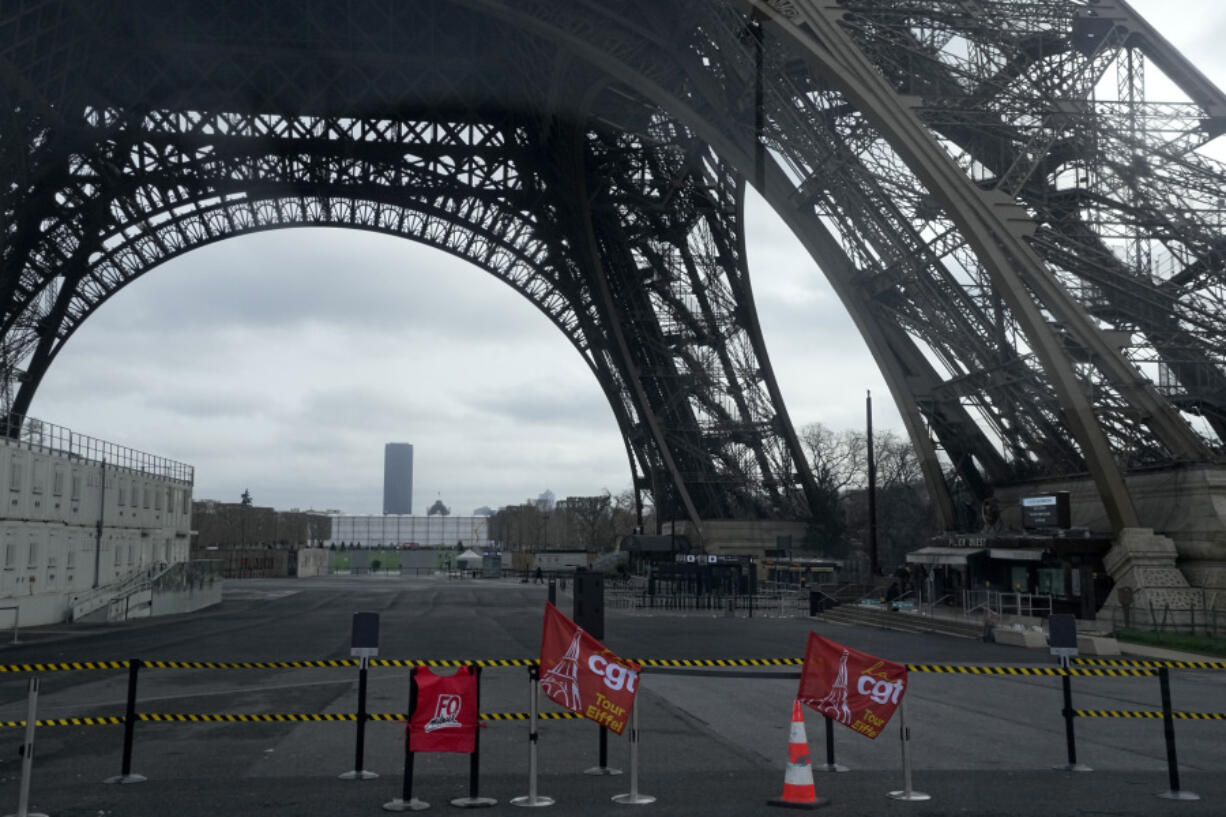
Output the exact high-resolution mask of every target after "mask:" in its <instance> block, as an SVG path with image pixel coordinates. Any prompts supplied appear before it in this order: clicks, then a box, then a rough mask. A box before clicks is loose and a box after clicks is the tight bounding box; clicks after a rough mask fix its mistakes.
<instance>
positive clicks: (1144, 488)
mask: <svg viewBox="0 0 1226 817" xmlns="http://www.w3.org/2000/svg"><path fill="white" fill-rule="evenodd" d="M1125 479H1126V482H1127V484H1128V490H1129V492H1130V493H1131V494H1132V499H1133V503H1134V504H1135V505H1136V509H1137V514H1138V515H1139V516H1140V518H1141V524H1142V525H1145V526H1146V527H1145V528H1144V529H1141V528H1137V529H1133V530H1131V531H1127V532H1125V535H1124V536H1121V537H1120V540H1119V542H1118V543H1117V544H1116V546H1115V547H1113V548H1112V549H1111V552H1110V554H1109V555H1108V557H1107V558H1108V567H1107V570H1108V572H1109V573H1110V574H1111V577H1112V578H1113V579H1114V580H1115V582H1116V586H1117V587H1121V586H1124V587H1133V588H1134V601H1133V606H1134V607H1137V608H1138V610H1142V611H1144V612H1145V615H1146V616H1147V618H1146V620H1148V610H1149V601H1150V600H1154V609H1155V610H1156V611H1159V612H1161V610H1162V609H1164V606H1165V604H1166V603H1167V602H1168V601H1169V602H1170V606H1171V608H1172V609H1174V608H1176V607H1180V608H1188V607H1190V606H1191V604H1192V603H1193V602H1194V603H1195V606H1196V607H1197V608H1198V609H1200V610H1204V609H1205V608H1206V607H1207V608H1208V609H1210V610H1212V609H1214V608H1217V609H1219V610H1221V611H1223V612H1224V613H1226V468H1224V467H1222V466H1217V465H1187V466H1180V467H1174V468H1165V469H1153V470H1149V471H1143V472H1137V473H1132V474H1128V475H1127V477H1126V478H1125ZM1054 491H1067V492H1068V493H1069V504H1070V510H1071V513H1072V522H1073V526H1074V527H1084V528H1088V529H1089V530H1091V531H1095V532H1098V533H1103V532H1107V531H1110V529H1111V525H1110V522H1109V521H1108V519H1107V513H1106V511H1105V510H1104V508H1103V504H1102V501H1101V500H1100V499H1099V497H1098V491H1097V488H1096V487H1095V485H1094V482H1093V480H1091V479H1090V478H1089V477H1080V478H1069V479H1060V480H1045V481H1042V482H1035V483H1030V484H1026V485H1010V486H1005V487H1002V488H1000V489H999V490H997V492H996V497H997V500H998V501H999V504H1000V508H1001V518H1002V520H1003V522H1004V524H1005V526H1006V527H1012V528H1020V527H1021V508H1020V505H1021V498H1022V497H1024V496H1033V495H1036V494H1043V493H1049V492H1054ZM1154 531H1156V532H1157V534H1158V536H1156V537H1155V536H1154V533H1153V532H1154ZM1158 539H1162V540H1165V544H1159V543H1157V541H1156V540H1158ZM1172 549H1173V555H1172V553H1171V551H1172ZM1176 563H1178V566H1176ZM1134 570H1139V572H1137V573H1135V575H1134V574H1133V571H1134ZM1171 570H1174V571H1176V572H1177V573H1179V574H1180V575H1181V576H1182V578H1183V579H1184V581H1183V582H1182V583H1180V582H1179V580H1178V579H1176V578H1175V576H1174V575H1173V574H1172V573H1170V571H1171ZM1121 582H1123V583H1121ZM1141 588H1145V589H1152V590H1153V591H1154V592H1153V593H1152V594H1150V595H1147V596H1136V595H1135V593H1136V591H1137V590H1139V589H1141ZM1168 591H1170V592H1173V593H1176V595H1175V596H1171V595H1168ZM1180 591H1182V592H1180ZM1202 591H1203V592H1202ZM1117 596H1118V594H1117V593H1112V594H1111V597H1110V598H1109V599H1108V602H1107V604H1108V605H1109V606H1115V607H1118V603H1117V602H1116V599H1117ZM1159 598H1161V599H1162V603H1161V604H1159V603H1158V601H1157V599H1159ZM1175 599H1178V604H1176V601H1175Z"/></svg>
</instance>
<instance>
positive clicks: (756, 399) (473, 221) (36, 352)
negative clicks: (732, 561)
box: [0, 0, 1226, 598]
mask: <svg viewBox="0 0 1226 817" xmlns="http://www.w3.org/2000/svg"><path fill="white" fill-rule="evenodd" d="M0 14H2V15H3V16H2V17H0V93H2V94H3V95H4V99H3V103H4V107H3V111H4V112H5V113H4V125H3V130H2V131H0V167H2V168H3V172H4V174H5V177H6V178H7V179H9V180H10V184H9V185H8V186H7V187H6V189H5V190H3V191H2V192H0V195H3V197H4V206H3V208H2V210H3V218H4V224H3V227H4V233H3V236H4V237H3V242H4V244H3V255H2V256H0V263H2V264H3V268H2V272H0V321H2V322H0V338H2V341H3V343H2V346H0V382H2V386H3V392H4V395H5V399H6V404H5V409H6V413H7V414H8V416H10V417H19V416H21V415H23V414H24V413H25V411H26V410H27V409H28V408H29V406H30V404H31V401H32V400H33V397H34V394H35V393H36V391H37V388H38V384H39V383H40V382H41V380H42V378H43V376H44V375H45V373H46V371H47V370H48V368H49V366H50V365H51V363H52V362H54V360H55V357H56V355H57V354H58V352H59V350H60V349H62V348H63V345H64V344H65V343H66V342H67V341H68V340H69V338H70V337H71V336H72V334H73V332H74V331H75V329H76V328H77V327H78V326H80V325H81V323H83V322H84V320H85V319H86V318H88V317H89V316H90V315H91V314H92V313H93V311H94V310H95V309H97V308H98V307H99V306H100V305H101V304H102V303H104V302H105V301H106V300H107V299H108V298H109V297H110V296H112V295H113V294H115V293H116V292H118V291H119V290H120V289H122V288H123V287H124V286H125V285H127V284H128V283H130V282H131V281H133V280H135V279H136V278H138V277H140V276H141V275H143V274H144V273H145V272H148V271H149V270H151V269H153V268H155V267H156V266H158V265H159V264H161V263H162V262H163V261H165V260H167V259H170V258H173V257H175V256H177V255H180V254H182V253H185V252H187V251H190V250H191V249H192V248H194V247H197V246H200V245H202V244H206V243H209V242H213V241H219V240H224V239H225V238H228V237H231V236H235V235H240V234H243V233H247V232H252V231H256V230H266V229H276V228H281V227H290V226H300V225H332V226H344V227H351V228H356V229H367V230H374V231H379V232H384V233H389V234H394V235H400V236H403V237H405V238H409V239H412V240H415V241H419V242H423V243H427V244H430V245H432V246H436V247H439V248H441V249H444V250H446V251H448V252H451V253H453V254H455V255H457V256H460V257H462V258H466V259H468V260H470V261H471V262H473V263H475V264H477V265H479V266H481V267H482V268H484V269H486V270H487V271H489V272H490V273H491V274H493V275H495V276H497V277H499V278H501V279H502V280H504V281H505V282H507V283H508V284H509V285H511V286H513V287H515V288H516V289H517V290H518V291H519V292H521V293H522V294H523V295H524V296H525V297H527V298H528V299H529V300H531V301H532V302H533V303H534V304H535V305H536V306H537V307H538V308H539V309H541V310H542V311H543V312H544V313H545V314H546V315H548V316H549V318H550V319H551V320H552V321H553V322H554V323H555V324H556V325H557V326H558V327H559V329H560V330H561V331H562V332H563V333H564V334H565V335H566V336H567V338H568V339H569V340H570V341H571V343H572V344H573V345H574V346H575V348H576V349H577V350H578V351H579V353H580V354H582V355H583V356H584V359H585V361H586V362H587V363H588V365H589V366H590V368H591V369H592V372H593V375H594V376H595V377H596V378H597V381H598V382H599V383H600V385H601V387H602V389H603V390H604V392H605V394H606V396H607V397H608V398H609V401H610V404H611V405H612V406H613V410H614V414H615V416H616V418H617V422H618V424H619V427H620V430H621V433H622V436H623V439H624V440H625V445H626V451H627V456H628V460H629V463H630V468H631V471H632V474H633V479H634V486H635V489H636V494H637V495H638V496H639V497H640V498H642V497H645V496H646V495H648V494H650V495H651V496H652V497H653V498H654V501H655V502H656V504H657V505H658V506H662V507H668V506H670V505H672V506H674V507H677V508H678V509H679V510H681V512H682V515H683V516H684V517H686V518H688V519H689V520H690V521H691V523H692V524H693V525H695V526H696V527H701V526H702V525H704V524H706V525H708V526H709V525H711V524H713V523H716V522H724V521H731V520H788V519H799V518H803V517H804V516H805V515H806V514H807V513H809V512H810V511H811V509H812V508H813V507H815V506H816V494H815V491H816V488H815V485H814V481H813V478H812V475H811V474H810V473H809V470H808V467H807V465H806V463H805V459H804V456H803V454H802V452H801V450H800V446H799V444H798V442H797V439H796V435H795V433H794V431H793V429H792V424H791V422H790V420H789V418H788V415H787V411H786V408H785V406H784V403H783V399H782V396H781V395H780V393H779V388H778V385H777V383H776V381H775V378H774V375H773V373H772V371H771V367H770V362H769V358H768V356H767V354H766V349H765V346H764V343H763V341H762V334H761V331H760V327H759V326H758V321H757V316H756V312H755V310H754V305H753V294H752V289H751V287H750V281H749V270H748V265H747V262H746V258H745V250H744V230H743V206H744V193H745V185H746V184H750V185H752V186H754V187H755V188H756V189H757V190H758V191H759V192H760V193H761V195H762V196H763V197H764V198H765V199H766V201H767V202H768V203H769V204H770V205H771V206H772V207H773V209H774V210H775V211H776V212H777V213H778V214H779V215H780V216H781V217H782V218H783V220H784V221H785V222H786V223H787V224H788V225H789V226H790V227H791V229H792V230H793V231H794V232H795V234H796V235H797V236H798V237H799V238H800V240H801V242H802V243H803V245H804V247H805V248H806V249H807V251H808V252H809V253H810V254H811V256H812V257H813V259H814V261H815V264H816V266H817V267H819V268H820V271H821V273H823V274H824V275H825V276H826V277H827V278H828V280H829V281H830V282H831V284H832V286H833V287H834V289H835V291H836V292H837V293H838V295H839V297H840V298H841V299H842V301H843V303H844V305H845V306H846V308H847V309H848V311H849V313H850V314H851V316H852V317H853V319H854V320H855V322H856V324H857V326H858V327H859V329H860V332H861V334H862V336H863V337H864V339H865V341H866V342H867V344H868V347H869V349H870V351H871V353H872V354H873V356H874V358H875V360H876V362H877V364H878V365H879V366H880V368H881V370H882V372H883V373H884V376H885V379H886V381H887V384H888V385H889V388H890V391H891V395H892V397H893V399H894V401H895V403H896V404H897V406H898V408H899V411H900V413H901V415H902V417H903V421H904V423H905V424H906V427H907V430H908V432H909V434H910V437H911V440H912V442H913V443H914V444H915V446H916V448H917V451H918V452H919V454H920V459H921V462H922V464H923V469H924V475H925V480H926V482H927V484H928V487H929V491H930V494H931V496H932V497H933V502H934V506H935V512H936V514H937V517H938V520H939V521H940V523H941V524H942V525H943V526H945V527H948V528H954V527H956V526H958V525H959V524H960V520H959V518H958V503H959V498H962V497H970V498H972V499H973V500H976V501H978V500H984V499H986V498H988V497H991V496H997V497H1005V498H1008V497H1010V496H1016V495H1017V494H1018V493H1019V492H1022V491H1025V490H1028V489H1027V488H1026V487H1024V486H1027V485H1033V484H1035V482H1036V481H1038V482H1039V484H1043V485H1048V486H1051V485H1061V486H1071V487H1073V489H1074V490H1076V491H1079V492H1080V493H1079V494H1078V496H1080V497H1084V501H1081V502H1079V503H1078V508H1079V511H1080V512H1081V513H1082V514H1083V515H1084V518H1085V519H1086V520H1089V521H1090V522H1092V523H1093V524H1094V525H1095V526H1097V527H1099V528H1100V529H1103V530H1109V531H1111V532H1113V533H1115V534H1116V535H1117V536H1118V537H1119V544H1118V545H1117V550H1120V553H1119V554H1117V556H1118V558H1117V559H1116V562H1117V563H1118V564H1116V567H1115V568H1113V570H1114V572H1116V574H1117V579H1124V578H1125V577H1126V576H1127V575H1131V574H1136V575H1140V574H1139V573H1138V572H1137V570H1135V569H1134V568H1136V567H1137V565H1139V564H1141V562H1138V561H1137V560H1136V559H1133V558H1132V557H1131V556H1128V552H1131V551H1129V548H1132V549H1133V550H1136V551H1137V553H1138V554H1140V553H1145V554H1149V555H1150V556H1152V557H1153V558H1152V559H1151V560H1150V562H1152V564H1151V563H1150V562H1146V563H1145V564H1147V565H1149V566H1150V567H1154V568H1155V569H1161V570H1166V569H1167V568H1170V567H1171V566H1172V565H1173V564H1174V558H1175V550H1174V547H1173V546H1171V545H1170V542H1169V541H1166V540H1162V541H1159V539H1161V537H1159V539H1154V538H1153V537H1152V536H1150V535H1149V534H1147V533H1145V531H1147V530H1149V529H1157V530H1159V531H1160V532H1163V533H1168V534H1170V535H1172V536H1174V537H1175V538H1176V540H1177V542H1178V546H1179V548H1180V550H1179V553H1180V555H1181V556H1182V557H1183V559H1184V564H1183V567H1184V569H1185V572H1188V571H1191V572H1192V573H1193V574H1195V577H1196V580H1197V581H1198V582H1200V583H1202V584H1206V583H1207V584H1215V583H1219V580H1221V579H1226V574H1223V571H1222V570H1221V569H1220V567H1219V563H1222V562H1223V561H1226V523H1224V522H1223V520H1222V519H1221V517H1220V516H1219V515H1218V513H1217V512H1216V510H1215V506H1216V504H1217V502H1216V500H1217V498H1218V497H1219V495H1220V492H1221V491H1223V490H1226V479H1224V477H1226V471H1223V470H1222V468H1221V457H1222V442H1223V439H1226V437H1224V435H1226V371H1224V369H1223V362H1224V361H1223V351H1222V350H1223V349H1224V348H1226V346H1224V345H1223V343H1222V340H1223V322H1224V319H1223V317H1222V316H1223V314H1226V313H1224V312H1223V309H1222V295H1223V288H1222V283H1223V281H1222V274H1223V270H1222V260H1223V251H1224V250H1226V244H1224V242H1223V230H1222V219H1223V213H1224V211H1226V203H1224V202H1223V199H1222V197H1221V196H1222V194H1221V190H1222V188H1223V184H1222V182H1223V179H1224V178H1226V172H1224V167H1223V165H1222V164H1221V163H1219V162H1218V161H1216V160H1215V159H1213V158H1212V157H1211V156H1210V155H1209V154H1208V153H1207V152H1206V151H1204V150H1203V148H1205V147H1206V146H1207V145H1208V144H1209V143H1210V142H1211V141H1212V140H1213V139H1214V138H1216V137H1217V136H1219V135H1220V134H1221V132H1222V131H1223V129H1224V127H1226V126H1224V123H1226V96H1223V94H1222V92H1221V91H1220V90H1219V89H1218V88H1216V87H1215V86H1214V85H1213V84H1212V83H1211V82H1210V81H1209V80H1208V79H1206V78H1205V77H1204V76H1203V74H1201V73H1200V72H1199V71H1198V70H1197V69H1196V68H1195V66H1193V65H1191V64H1190V63H1189V62H1188V61H1187V60H1186V59H1185V58H1183V57H1182V56H1181V55H1180V54H1179V53H1178V52H1177V51H1176V50H1175V49H1174V48H1173V47H1172V46H1171V45H1170V44H1169V43H1168V42H1166V41H1165V40H1164V39H1163V38H1162V37H1161V36H1160V35H1159V34H1158V33H1157V32H1156V31H1155V30H1154V29H1153V28H1152V27H1151V26H1150V25H1149V24H1147V23H1146V22H1145V21H1144V20H1143V19H1141V18H1140V17H1139V16H1137V15H1136V14H1135V13H1134V12H1133V11H1132V10H1131V8H1130V7H1128V6H1127V5H1126V4H1125V3H1123V2H1119V0H1097V2H1095V1H1094V0H1085V2H1072V0H1066V1H1065V2H1058V1H1056V0H1053V2H1045V3H1032V2H1020V1H1019V2H1008V1H1003V2H996V3H982V2H966V3H960V4H949V3H944V2H921V1H920V0H916V2H907V3H898V2H885V0H843V2H841V3H839V4H837V5H836V4H833V3H818V2H816V1H815V0H720V1H717V2H712V1H711V0H673V1H672V2H668V3H662V2H657V1H656V0H619V1H618V2H609V3H602V4H595V3H591V4H590V3H585V2H568V1H564V0H423V1H422V2H414V3H394V4H389V3H378V2H374V0H368V1H367V2H363V0H355V1H354V2H351V3H348V4H345V5H343V6H340V5H338V4H332V3H325V2H311V3H305V4H291V3H287V2H273V1H272V0H263V1H261V0H243V1H242V2H239V1H238V0H218V2H211V3H208V4H200V3H193V2H187V0H171V1H170V2H157V3H154V2H150V1H149V0H131V2H125V3H110V2H101V1H100V0H94V1H93V2H90V1H88V0H87V1H86V2H68V1H67V0H64V1H63V2H54V1H53V0H48V1H46V2H34V0H29V1H28V2H15V3H12V4H7V5H6V6H5V7H4V9H3V11H2V12H0ZM1157 77H1161V78H1162V79H1163V80H1164V84H1159V85H1157V86H1156V87H1160V88H1162V92H1163V93H1164V94H1166V96H1163V97H1162V100H1161V101H1153V100H1151V99H1150V95H1149V90H1150V88H1151V87H1154V86H1155V84H1154V83H1152V82H1150V81H1148V80H1147V78H1149V79H1153V78H1157ZM1168 89H1171V90H1168ZM14 425H15V423H13V422H10V423H9V424H8V427H9V429H10V433H11V429H12V428H13V426H14ZM1019 486H1021V487H1019ZM1173 493H1178V494H1179V495H1180V496H1188V497H1191V498H1190V499H1189V500H1188V501H1187V502H1185V503H1184V506H1183V508H1182V510H1180V512H1179V513H1178V514H1175V515H1172V513H1171V512H1170V502H1169V497H1170V496H1171V495H1172V494H1173ZM1129 543H1132V544H1129ZM1138 543H1140V544H1138ZM1133 545H1136V547H1133ZM1125 551H1128V552H1125ZM1159 551H1161V553H1159ZM1154 554H1158V555H1154ZM1134 555H1135V554H1134ZM1138 558H1140V557H1138ZM1146 558H1149V557H1148V556H1147V557H1146ZM1142 561H1144V560H1142ZM1130 571H1131V574H1130ZM1137 581H1140V580H1139V579H1138V580H1137ZM1221 583H1223V584H1226V581H1221ZM1141 584H1144V582H1141ZM1175 584H1177V582H1176V583H1175ZM1171 586H1172V587H1174V586H1175V585H1174V584H1172V585H1171ZM1172 598H1174V597H1172Z"/></svg>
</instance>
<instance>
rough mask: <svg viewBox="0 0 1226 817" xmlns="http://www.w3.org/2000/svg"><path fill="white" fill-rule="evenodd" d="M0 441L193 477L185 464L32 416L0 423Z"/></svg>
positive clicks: (170, 476)
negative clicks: (79, 432)
mask: <svg viewBox="0 0 1226 817" xmlns="http://www.w3.org/2000/svg"><path fill="white" fill-rule="evenodd" d="M0 440H3V441H6V442H7V443H8V444H9V445H16V446H19V447H21V448H25V449H28V450H30V451H43V452H47V453H55V454H67V455H68V456H69V457H76V458H78V459H82V460H87V461H90V462H103V461H105V462H106V464H107V465H109V466H112V467H114V468H128V469H131V470H133V471H140V472H142V473H145V474H153V475H155V476H160V477H166V478H168V479H173V480H179V481H181V482H187V483H191V482H194V480H195V475H196V472H195V468H193V467H192V466H190V465H188V464H187V463H183V462H178V461H176V460H171V459H167V458H165V457H158V456H156V455H154V454H148V453H145V452H144V451H137V450H136V449H135V448H128V447H127V446H125V445H119V444H118V443H112V442H107V441H106V440H99V439H98V438H96V437H90V436H88V435H85V434H78V433H77V432H75V431H73V430H72V429H71V428H66V427H65V426H60V425H56V424H55V423H48V422H46V421H44V420H39V419H37V418H35V417H23V416H19V415H11V416H9V417H8V418H7V419H4V420H0Z"/></svg>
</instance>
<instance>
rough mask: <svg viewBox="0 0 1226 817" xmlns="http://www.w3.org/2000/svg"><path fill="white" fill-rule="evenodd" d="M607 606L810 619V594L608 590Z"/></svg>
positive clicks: (633, 609) (606, 589)
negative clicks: (806, 617)
mask: <svg viewBox="0 0 1226 817" xmlns="http://www.w3.org/2000/svg"><path fill="white" fill-rule="evenodd" d="M604 605H605V608H606V609H611V610H631V611H637V612H661V613H668V612H682V613H683V612H695V613H701V612H708V613H712V614H720V613H722V614H723V615H732V616H739V615H744V616H747V617H752V616H755V615H758V616H780V617H791V616H807V615H808V614H809V591H807V590H806V591H803V592H801V591H790V592H789V591H776V592H766V593H754V594H752V595H750V594H721V593H700V594H695V593H647V592H645V591H639V590H617V591H610V590H609V588H607V587H606V588H605V595H604Z"/></svg>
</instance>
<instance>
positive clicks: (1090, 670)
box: [0, 658, 1226, 677]
mask: <svg viewBox="0 0 1226 817" xmlns="http://www.w3.org/2000/svg"><path fill="white" fill-rule="evenodd" d="M633 660H634V661H635V663H637V664H639V665H640V666H642V667H643V668H645V669H648V670H650V669H651V668H653V667H658V668H670V669H687V668H690V669H705V668H713V667H714V668H726V669H735V668H742V667H795V666H800V665H801V664H803V663H804V659H803V658H636V659H633ZM128 663H129V662H127V661H69V662H64V663H58V664H0V673H6V672H7V673H18V672H64V671H71V670H101V669H127V668H128ZM538 663H539V662H538V661H537V659H535V658H439V659H419V658H375V659H371V660H370V666H372V667H482V668H486V669H507V668H513V667H533V666H536V665H537V664H538ZM359 665H360V661H359V660H358V659H356V658H336V659H322V660H308V661H160V660H148V661H146V660H143V659H142V660H141V666H142V667H147V668H149V669H342V668H345V667H357V666H359ZM906 666H907V671H908V672H933V673H953V674H961V675H1065V674H1068V675H1074V676H1077V675H1081V676H1116V677H1128V676H1132V677H1144V676H1149V675H1153V674H1154V670H1155V669H1157V668H1159V667H1162V666H1167V667H1175V668H1178V669H1219V668H1226V662H1220V661H1104V660H1101V659H1094V660H1093V661H1092V662H1091V660H1089V659H1083V660H1080V661H1079V666H1077V667H1073V668H1071V669H1069V670H1067V671H1066V670H1062V669H1060V668H1058V667H1053V666H1040V665H1032V666H1013V667H998V666H982V665H976V664H907V665H906Z"/></svg>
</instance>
